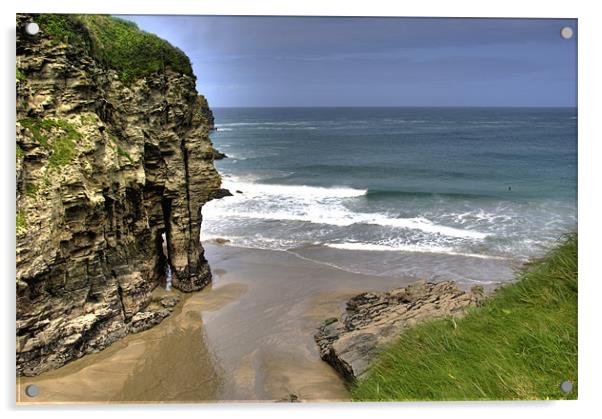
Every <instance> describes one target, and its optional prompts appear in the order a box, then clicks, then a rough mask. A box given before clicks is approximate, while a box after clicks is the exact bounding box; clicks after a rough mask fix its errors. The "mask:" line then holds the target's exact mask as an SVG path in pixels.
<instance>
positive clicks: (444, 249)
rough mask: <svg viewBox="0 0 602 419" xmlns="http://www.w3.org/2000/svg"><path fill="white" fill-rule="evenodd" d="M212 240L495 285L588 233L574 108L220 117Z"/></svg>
mask: <svg viewBox="0 0 602 419" xmlns="http://www.w3.org/2000/svg"><path fill="white" fill-rule="evenodd" d="M214 114H215V120H216V127H217V130H216V131H214V132H213V133H212V134H211V139H212V141H213V143H214V145H215V146H216V148H217V149H219V150H220V151H222V152H224V153H226V154H227V155H228V158H227V159H224V160H221V161H218V162H216V166H217V167H218V170H219V172H220V173H221V174H222V177H223V183H224V187H226V188H228V189H229V190H230V191H231V192H232V193H233V196H232V197H228V198H224V199H221V200H217V201H213V202H211V203H209V204H207V205H206V206H205V208H204V209H203V229H202V233H201V237H202V239H203V240H209V241H210V240H212V239H215V238H217V237H220V238H224V239H228V240H230V243H229V244H230V245H234V246H242V247H252V248H267V249H275V250H282V251H289V252H293V253H296V254H298V255H299V256H300V257H304V258H308V259H312V260H315V261H317V262H319V263H326V264H329V265H333V266H336V267H339V268H341V269H347V270H349V271H354V272H364V273H371V274H377V275H399V276H415V277H420V278H425V279H437V278H449V279H455V280H459V281H466V282H496V281H503V280H507V279H509V278H511V277H512V270H513V269H515V268H516V267H517V266H519V265H520V263H521V262H523V261H525V260H527V259H528V258H531V257H534V256H538V255H541V254H542V253H543V252H545V249H546V248H548V247H549V246H550V245H552V244H553V243H554V241H555V240H556V239H557V238H558V237H559V236H560V235H561V234H563V233H564V232H566V231H569V230H575V229H576V225H577V203H576V200H577V110H576V109H574V108H217V109H214Z"/></svg>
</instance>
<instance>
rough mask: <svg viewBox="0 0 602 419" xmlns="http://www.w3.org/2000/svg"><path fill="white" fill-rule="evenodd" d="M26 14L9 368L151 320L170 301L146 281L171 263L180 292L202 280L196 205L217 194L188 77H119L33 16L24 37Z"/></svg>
mask: <svg viewBox="0 0 602 419" xmlns="http://www.w3.org/2000/svg"><path fill="white" fill-rule="evenodd" d="M29 20H31V16H28V15H19V16H18V17H17V25H18V34H17V127H16V128H17V130H16V136H17V145H16V149H17V153H16V155H17V156H16V186H17V190H16V229H17V238H16V286H17V323H16V329H17V330H16V333H17V354H16V356H17V373H18V374H20V375H36V374H39V373H41V372H43V371H47V370H49V369H53V368H56V367H59V366H61V365H63V364H65V363H66V362H68V361H70V360H72V359H75V358H78V357H80V356H82V355H84V354H86V353H90V352H96V351H98V350H100V349H103V348H105V347H106V346H108V345H110V344H111V343H112V342H114V341H115V340H116V339H119V338H121V337H123V336H125V335H126V334H127V333H130V332H136V331H140V330H143V329H145V328H148V327H150V326H152V325H153V324H156V323H158V322H159V321H160V320H162V319H163V318H164V317H165V316H166V315H167V314H169V313H168V312H169V307H164V306H161V305H160V304H158V305H156V307H153V305H151V302H152V301H151V300H152V298H151V292H152V291H153V289H154V288H155V287H157V286H158V285H161V284H164V283H165V277H166V272H167V271H168V270H169V271H170V272H171V275H172V281H173V286H174V287H175V288H176V289H178V290H181V291H184V292H190V291H196V290H199V289H201V288H203V287H204V286H205V285H206V284H207V283H208V282H210V280H211V272H210V269H209V266H208V264H207V261H206V260H205V258H204V256H203V248H202V246H201V243H200V242H199V233H200V227H201V208H202V206H203V204H204V203H206V202H207V201H209V200H211V199H213V198H215V197H218V196H223V195H225V194H226V192H225V191H224V190H222V189H220V177H219V175H218V173H217V172H216V170H215V168H214V166H213V159H214V155H215V150H214V149H213V146H212V144H211V142H210V140H209V137H208V132H209V130H210V128H212V127H213V116H212V115H211V111H210V110H209V109H208V106H207V102H206V100H205V99H204V98H203V97H202V96H199V95H198V93H197V91H196V88H195V78H194V76H193V75H191V74H183V73H181V72H177V71H173V70H171V69H170V68H169V67H166V68H163V69H161V70H160V71H155V72H153V73H152V74H148V75H145V76H144V77H139V78H137V79H135V80H129V81H128V82H127V83H126V82H124V81H122V77H120V75H119V72H118V70H116V69H112V68H110V67H108V66H107V65H105V64H104V63H102V62H101V61H100V60H99V59H97V58H96V57H95V56H94V55H93V54H92V53H91V51H90V50H89V49H87V48H85V47H81V46H74V45H71V44H70V43H69V42H68V40H67V39H57V38H56V37H53V36H52V35H50V34H49V33H47V32H46V31H45V27H44V26H43V25H41V32H40V33H39V34H38V35H36V36H28V35H26V34H25V33H24V32H23V31H22V30H21V29H22V26H23V24H24V23H25V22H27V21H29ZM81 30H82V33H83V35H82V36H85V34H86V28H85V27H84V26H82V29H81ZM65 38H66V37H65ZM163 237H165V248H166V252H164V251H163V244H164V243H163V241H164V239H163ZM168 268H169V269H168Z"/></svg>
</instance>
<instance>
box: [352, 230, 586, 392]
mask: <svg viewBox="0 0 602 419" xmlns="http://www.w3.org/2000/svg"><path fill="white" fill-rule="evenodd" d="M517 279H518V280H517V282H515V283H513V284H510V285H507V286H505V287H503V288H501V289H499V290H498V291H496V293H495V294H494V295H493V296H492V297H491V298H490V299H488V301H487V302H486V303H485V305H483V306H482V307H479V308H473V309H471V310H470V311H469V312H468V314H467V315H466V316H465V317H464V318H462V319H456V320H455V321H454V322H451V321H450V320H449V319H441V320H433V321H430V322H426V323H422V324H419V325H417V326H416V327H414V328H412V329H409V330H408V331H407V332H406V333H404V334H403V335H401V336H400V338H399V339H398V340H397V341H396V342H395V343H393V344H392V345H391V346H390V347H388V348H386V349H385V351H384V352H383V353H382V354H381V356H380V357H379V358H378V360H377V361H376V362H375V364H374V366H373V367H372V369H371V370H370V373H369V374H368V377H367V378H366V379H363V380H360V381H359V382H357V383H355V384H354V386H353V388H352V397H353V399H354V400H357V401H364V400H372V401H376V400H378V401H393V400H474V399H481V400H498V399H575V398H577V387H576V385H577V286H578V284H577V234H569V235H567V236H565V237H563V239H562V240H561V242H560V243H559V244H558V246H557V247H556V248H555V249H553V250H551V251H550V252H549V253H548V255H547V256H546V257H544V258H542V259H540V260H538V261H535V262H534V263H532V264H530V266H529V267H528V268H526V269H525V270H523V271H522V272H521V273H519V274H518V278H517ZM564 380H570V381H572V382H573V384H574V390H573V392H571V393H569V394H564V393H562V392H561V391H560V383H561V382H563V381H564Z"/></svg>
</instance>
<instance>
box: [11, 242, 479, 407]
mask: <svg viewBox="0 0 602 419" xmlns="http://www.w3.org/2000/svg"><path fill="white" fill-rule="evenodd" d="M204 247H205V257H206V258H207V260H208V261H209V264H210V266H211V270H212V272H213V282H212V283H211V284H209V285H208V286H207V287H206V288H205V289H203V290H201V291H199V292H196V293H191V294H184V293H180V292H178V291H172V292H168V291H164V290H161V289H157V290H156V292H157V293H158V294H160V295H162V296H165V295H178V296H179V297H180V300H181V301H180V303H179V304H178V305H177V306H176V307H175V308H174V311H173V313H172V314H171V315H170V316H168V317H167V318H165V320H163V321H162V322H161V323H160V324H158V325H156V326H154V327H153V328H151V329H149V330H146V331H143V332H140V333H137V334H134V335H129V336H127V337H125V338H124V339H122V340H120V341H118V342H116V343H115V344H113V345H112V346H111V347H109V348H107V349H105V350H103V351H101V352H98V353H95V354H89V355H86V356H84V357H83V358H80V359H78V360H75V361H73V362H71V363H69V364H67V365H65V366H64V367H62V368H59V369H57V370H53V371H50V372H47V373H44V374H41V375H39V376H36V377H21V378H20V379H19V378H18V379H17V383H18V384H19V383H20V385H18V391H19V393H20V394H19V395H20V399H19V400H20V402H22V403H43V402H49V401H51V400H52V401H60V402H95V401H119V402H149V401H155V400H162V401H173V402H215V401H278V400H288V399H291V395H294V396H295V397H297V398H298V399H299V400H302V401H320V400H330V401H332V400H338V401H342V400H348V399H349V393H348V389H347V384H346V383H345V382H344V380H343V378H342V377H341V376H339V375H338V373H337V372H336V371H335V370H334V369H332V368H331V367H330V365H328V364H327V363H325V362H324V361H322V360H321V358H320V352H319V348H318V346H317V345H316V343H315V341H314V334H315V332H316V330H317V328H318V327H319V326H320V324H321V323H322V321H323V320H324V319H325V318H329V317H334V316H337V317H338V316H339V315H340V313H341V312H342V311H344V308H345V304H346V302H347V300H348V299H349V298H352V297H354V296H356V295H358V294H360V293H364V292H367V291H370V292H386V291H390V290H391V289H394V288H399V287H402V286H406V285H408V284H410V283H413V282H415V281H416V278H413V277H408V278H400V277H391V276H383V275H366V274H358V273H353V272H349V271H346V270H344V269H343V268H340V267H333V266H329V265H327V264H325V263H323V262H320V261H314V260H311V259H309V258H306V257H304V256H303V255H299V254H297V253H296V252H290V251H278V250H268V249H249V248H242V247H236V246H231V245H219V244H213V243H205V244H204ZM352 253H353V252H351V253H348V255H349V256H351V254H352ZM472 285H473V284H470V283H466V284H461V287H462V288H463V289H464V288H465V289H468V288H470V286H472ZM28 384H37V385H38V387H39V388H40V395H39V396H38V397H36V399H35V400H30V399H28V398H26V397H23V396H22V395H23V391H24V388H25V387H26V385H28Z"/></svg>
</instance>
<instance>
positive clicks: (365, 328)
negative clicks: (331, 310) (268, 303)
mask: <svg viewBox="0 0 602 419" xmlns="http://www.w3.org/2000/svg"><path fill="white" fill-rule="evenodd" d="M482 298H483V289H482V288H481V287H473V289H472V290H471V291H470V292H464V291H462V290H460V289H459V288H458V286H457V285H456V283H454V282H450V281H447V282H439V283H436V284H435V283H429V282H417V283H414V284H411V285H408V286H407V287H404V288H398V289H395V290H393V291H391V292H382V293H374V292H367V293H363V294H360V295H357V296H355V297H353V298H352V299H350V300H349V301H348V302H347V308H346V312H345V313H344V314H343V315H342V316H341V317H340V318H334V317H333V318H330V319H327V320H326V321H324V323H323V324H322V325H321V326H320V327H319V329H318V332H317V333H316V335H315V340H316V343H317V344H318V346H319V348H320V356H321V358H322V359H323V360H324V361H326V362H328V363H329V364H330V365H332V367H333V368H335V369H336V370H337V371H338V372H339V373H340V374H341V375H342V376H343V377H344V378H345V379H347V380H350V381H352V380H354V379H356V378H361V377H362V376H364V374H366V373H367V371H368V369H369V366H370V364H371V362H372V361H373V360H374V358H375V357H376V356H377V355H378V353H379V352H380V351H381V350H382V348H383V347H384V346H386V345H387V344H388V343H390V342H391V341H393V340H394V339H396V338H397V337H398V336H399V335H400V334H401V333H403V331H404V329H406V328H408V327H411V326H413V325H415V324H416V323H418V322H420V321H422V320H426V319H433V318H440V317H445V316H461V315H462V314H463V313H464V310H465V309H466V308H467V307H469V306H472V305H476V304H478V303H479V301H481V299H482Z"/></svg>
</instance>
